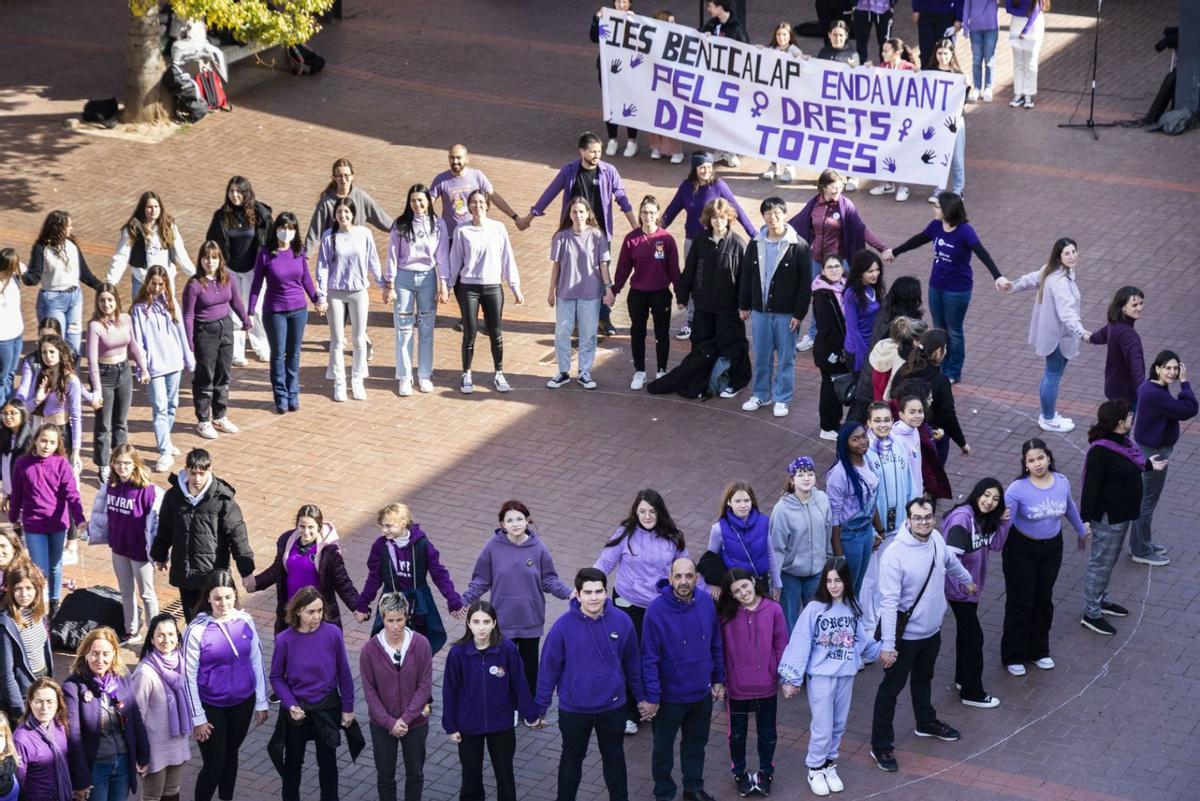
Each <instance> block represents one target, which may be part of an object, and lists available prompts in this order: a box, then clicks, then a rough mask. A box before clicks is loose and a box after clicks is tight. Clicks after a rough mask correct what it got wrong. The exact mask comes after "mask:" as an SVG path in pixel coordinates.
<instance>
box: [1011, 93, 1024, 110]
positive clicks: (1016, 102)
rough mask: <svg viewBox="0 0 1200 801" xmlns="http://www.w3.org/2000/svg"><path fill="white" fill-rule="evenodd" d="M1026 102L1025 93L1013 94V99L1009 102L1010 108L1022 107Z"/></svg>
mask: <svg viewBox="0 0 1200 801" xmlns="http://www.w3.org/2000/svg"><path fill="white" fill-rule="evenodd" d="M1024 102H1025V97H1024V95H1013V99H1012V100H1010V101H1009V102H1008V105H1009V108H1020V107H1021V104H1022V103H1024Z"/></svg>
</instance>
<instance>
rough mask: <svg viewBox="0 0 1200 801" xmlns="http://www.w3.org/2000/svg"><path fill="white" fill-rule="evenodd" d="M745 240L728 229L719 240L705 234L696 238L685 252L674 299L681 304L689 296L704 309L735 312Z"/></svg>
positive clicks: (698, 306) (685, 303) (683, 304)
mask: <svg viewBox="0 0 1200 801" xmlns="http://www.w3.org/2000/svg"><path fill="white" fill-rule="evenodd" d="M745 253H746V243H745V242H743V241H742V240H741V239H740V238H739V237H738V235H737V234H735V233H733V232H732V231H730V232H729V233H727V234H725V236H724V238H723V239H721V241H720V242H714V241H713V240H712V237H711V236H709V235H708V234H705V235H704V236H701V237H697V238H696V240H695V241H694V242H692V247H691V250H689V251H688V255H687V261H686V264H685V265H684V268H683V275H682V276H681V277H680V279H679V285H678V288H677V289H676V293H675V294H676V298H677V301H678V303H679V305H680V306H686V305H687V302H688V299H689V298H690V299H691V300H692V303H693V304H694V305H695V307H696V308H697V309H700V310H701V311H706V312H714V313H716V312H736V311H737V310H738V281H739V279H740V276H741V270H742V258H743V256H744V255H745Z"/></svg>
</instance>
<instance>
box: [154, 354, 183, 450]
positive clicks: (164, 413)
mask: <svg viewBox="0 0 1200 801" xmlns="http://www.w3.org/2000/svg"><path fill="white" fill-rule="evenodd" d="M182 375H183V371H182V370H181V371H179V372H178V373H167V374H166V375H160V376H156V377H154V378H151V379H150V391H149V393H148V394H149V395H150V413H151V415H152V416H153V420H154V441H155V443H157V445H158V452H159V453H165V452H166V451H167V449H168V448H170V447H171V427H172V426H174V425H175V410H176V409H178V408H179V378H180V376H182Z"/></svg>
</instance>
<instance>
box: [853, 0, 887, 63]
mask: <svg viewBox="0 0 1200 801" xmlns="http://www.w3.org/2000/svg"><path fill="white" fill-rule="evenodd" d="M895 5H896V0H858V2H857V3H855V4H854V44H855V45H856V46H857V50H858V62H859V63H860V64H866V63H867V62H868V61H870V60H871V56H870V53H869V52H868V51H867V44H868V41H867V40H868V37H870V35H871V27H872V26H874V27H875V46H876V47H878V48H879V53H880V58H882V57H883V43H884V42H886V41H887V40H888V39H890V38H891V36H892V8H893V7H894V6H895Z"/></svg>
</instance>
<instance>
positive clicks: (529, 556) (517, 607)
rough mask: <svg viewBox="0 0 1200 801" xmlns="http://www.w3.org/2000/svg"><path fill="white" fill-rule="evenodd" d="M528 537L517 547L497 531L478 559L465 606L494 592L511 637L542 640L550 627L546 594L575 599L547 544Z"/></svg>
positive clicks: (493, 604) (463, 599)
mask: <svg viewBox="0 0 1200 801" xmlns="http://www.w3.org/2000/svg"><path fill="white" fill-rule="evenodd" d="M528 534H529V536H528V537H527V538H526V539H525V541H524V542H523V543H521V544H520V545H517V544H515V543H513V542H512V540H510V539H509V538H508V535H506V534H505V533H504V531H503V530H502V529H496V531H495V533H494V534H492V538H491V539H489V540H488V541H487V543H486V544H485V545H484V546H483V550H482V551H480V553H479V558H477V559H476V560H475V568H474V570H472V571H471V584H470V586H468V587H467V591H466V592H464V593H463V594H462V602H463V604H464V605H466V606H470V605H471V604H473V603H475V602H476V601H478V600H479V599H480V598H482V597H483V596H484V595H486V594H487V593H488V592H489V591H490V592H491V601H492V606H494V607H496V613H497V614H498V615H499V616H500V619H501V620H503V621H504V636H505V637H509V638H533V639H538V638H540V637H541V636H542V631H543V630H544V629H545V627H546V594H550V595H553V596H554V597H555V598H558V599H560V600H563V601H565V600H566V599H568V598H570V597H571V586H570V585H569V584H567V583H566V582H565V581H563V580H562V579H561V578H559V577H558V571H556V570H555V569H554V559H553V557H551V556H550V551H549V550H547V548H546V545H545V543H543V542H542V541H541V539H539V538H538V535H537V534H535V533H533V531H529V532H528Z"/></svg>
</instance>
